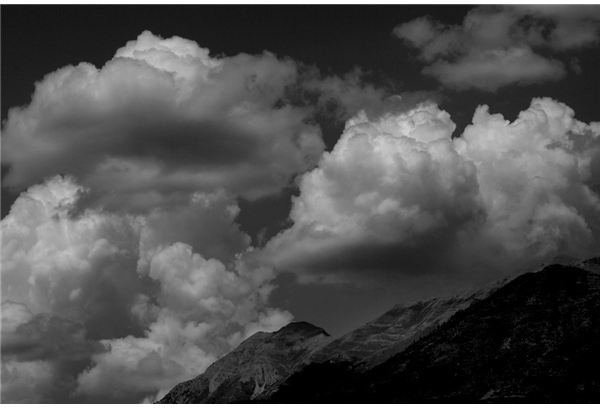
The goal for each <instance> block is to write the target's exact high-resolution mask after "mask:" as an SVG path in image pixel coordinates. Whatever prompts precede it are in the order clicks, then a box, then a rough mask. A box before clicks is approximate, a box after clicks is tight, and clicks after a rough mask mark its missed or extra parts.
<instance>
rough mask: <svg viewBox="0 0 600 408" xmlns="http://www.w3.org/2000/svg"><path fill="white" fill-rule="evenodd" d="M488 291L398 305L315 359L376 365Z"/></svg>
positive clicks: (357, 365)
mask: <svg viewBox="0 0 600 408" xmlns="http://www.w3.org/2000/svg"><path fill="white" fill-rule="evenodd" d="M487 293H488V290H482V291H478V292H476V293H471V294H468V295H465V296H455V297H451V298H435V299H431V300H428V301H424V302H418V303H415V304H413V305H410V306H404V305H397V306H395V307H393V308H392V309H390V310H389V311H387V312H386V313H384V314H383V315H382V316H380V317H379V318H377V319H376V320H374V321H372V322H369V323H367V324H365V325H364V326H362V327H360V328H358V329H356V330H354V331H352V332H350V333H348V334H346V335H344V336H342V337H340V338H338V339H336V340H333V341H332V342H331V343H329V344H327V345H326V346H325V347H323V348H322V349H321V350H319V351H317V352H316V353H315V355H314V356H313V358H312V362H313V363H326V362H330V363H349V364H350V365H352V366H353V368H354V369H357V370H365V369H368V368H371V367H374V366H376V365H377V364H380V363H382V362H383V361H385V360H387V359H388V358H389V357H391V356H393V355H395V354H397V353H399V352H401V351H402V350H404V349H405V348H406V347H407V346H408V345H410V344H411V343H412V342H414V341H415V340H417V339H418V338H420V337H422V336H424V335H425V334H427V333H429V332H430V331H431V330H433V329H435V328H436V327H437V326H438V325H439V324H441V323H443V322H445V321H446V320H448V319H449V318H450V317H451V316H452V315H453V314H454V313H456V312H457V311H459V310H462V309H464V308H466V307H468V306H469V305H470V304H471V303H472V302H474V301H476V300H478V299H481V298H483V297H485V295H486V294H487Z"/></svg>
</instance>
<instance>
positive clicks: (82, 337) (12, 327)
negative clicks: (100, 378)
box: [1, 301, 99, 403]
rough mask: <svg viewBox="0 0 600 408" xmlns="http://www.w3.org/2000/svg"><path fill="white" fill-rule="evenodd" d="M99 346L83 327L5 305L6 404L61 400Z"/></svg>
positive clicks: (3, 335) (3, 362)
mask: <svg viewBox="0 0 600 408" xmlns="http://www.w3.org/2000/svg"><path fill="white" fill-rule="evenodd" d="M98 347H99V344H98V343H97V342H95V341H91V340H89V339H86V333H85V329H84V328H83V326H82V325H81V324H78V323H75V322H72V321H69V320H65V319H62V318H59V317H54V316H51V315H48V314H45V313H41V314H36V315H34V314H33V313H31V311H30V310H29V309H28V307H27V306H26V305H24V304H20V303H15V302H11V301H4V302H3V303H2V396H1V398H2V401H3V402H13V403H16V402H19V403H40V402H59V401H61V400H62V399H63V398H64V395H65V394H68V393H69V391H70V390H71V389H72V388H73V387H74V386H75V385H76V376H75V375H74V373H75V372H77V371H78V370H83V369H84V368H85V367H86V366H87V365H88V364H89V363H90V358H89V357H90V355H91V354H92V353H94V352H95V351H97V350H98Z"/></svg>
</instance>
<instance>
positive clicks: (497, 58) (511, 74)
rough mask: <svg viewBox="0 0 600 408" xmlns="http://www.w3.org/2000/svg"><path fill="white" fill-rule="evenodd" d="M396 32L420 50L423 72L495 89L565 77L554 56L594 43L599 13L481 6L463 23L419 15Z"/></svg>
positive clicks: (599, 32)
mask: <svg viewBox="0 0 600 408" xmlns="http://www.w3.org/2000/svg"><path fill="white" fill-rule="evenodd" d="M393 33H394V35H395V36H396V37H398V38H399V39H401V40H403V41H404V42H405V43H407V44H408V45H410V46H411V47H413V48H415V49H417V50H418V52H419V57H420V58H421V59H422V60H423V61H424V62H425V63H426V64H427V65H426V66H425V68H424V69H423V73H424V74H427V75H430V76H433V77H434V78H436V79H437V80H438V81H440V82H441V83H443V84H444V85H446V86H449V87H452V88H456V89H468V88H476V89H481V90H484V91H495V90H497V89H498V88H500V87H504V86H507V85H511V84H531V83H537V82H544V81H556V80H559V79H561V78H563V77H564V76H565V75H566V73H567V71H566V68H565V66H564V63H563V62H562V61H560V60H559V59H556V58H553V57H552V55H560V53H562V52H565V51H570V50H576V49H580V48H584V47H590V46H593V45H594V44H596V43H597V42H598V40H599V39H600V13H599V12H598V8H597V7H579V6H564V7H552V6H503V7H497V6H482V7H477V8H474V9H472V10H471V11H469V13H467V15H466V16H465V18H464V20H463V22H462V24H461V25H444V24H442V23H440V22H437V21H434V20H432V19H431V18H429V17H420V18H417V19H414V20H411V21H409V22H407V23H403V24H400V25H398V26H396V27H395V28H394V31H393Z"/></svg>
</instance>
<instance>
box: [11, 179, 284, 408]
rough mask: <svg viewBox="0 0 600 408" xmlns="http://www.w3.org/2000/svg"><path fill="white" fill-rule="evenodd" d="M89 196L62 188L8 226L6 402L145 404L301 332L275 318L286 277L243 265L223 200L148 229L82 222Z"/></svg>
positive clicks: (212, 199)
mask: <svg viewBox="0 0 600 408" xmlns="http://www.w3.org/2000/svg"><path fill="white" fill-rule="evenodd" d="M84 196H85V189H84V188H83V187H81V186H79V185H78V184H76V183H75V182H74V181H73V179H72V178H69V177H60V176H57V177H54V178H51V179H49V180H48V181H47V182H46V183H45V184H43V185H36V186H33V187H31V188H30V189H29V190H28V191H27V192H25V193H23V194H22V195H21V196H20V197H19V198H18V199H17V201H16V202H15V203H14V205H13V207H12V208H11V212H10V213H9V214H8V215H7V217H5V218H4V219H3V220H2V224H1V228H2V239H3V242H2V290H3V293H2V298H3V302H5V303H4V304H3V306H2V317H3V325H2V328H3V331H2V341H3V359H2V364H3V368H2V369H3V372H5V373H6V379H7V388H6V389H4V388H3V399H4V400H6V401H17V400H24V398H26V396H27V392H28V391H27V390H30V389H37V388H36V387H41V388H40V389H39V391H38V395H42V397H40V400H41V401H55V402H64V401H66V400H67V399H68V398H74V400H76V401H107V402H109V401H113V402H117V401H118V402H123V401H130V402H139V401H141V400H142V399H144V398H152V397H155V396H157V395H160V394H161V393H164V392H166V391H167V390H168V389H169V388H170V387H171V386H173V385H174V384H175V383H177V382H178V381H181V380H183V379H187V378H191V377H193V376H195V375H197V374H198V373H201V372H202V371H203V370H204V369H205V368H206V367H207V365H208V364H210V363H211V362H212V361H214V360H215V359H216V358H217V357H218V356H220V355H221V354H223V353H225V352H227V351H229V350H231V348H232V347H235V346H236V345H237V344H238V343H239V342H240V341H242V340H243V339H244V338H246V337H247V336H248V335H251V334H252V333H253V332H255V331H256V330H260V329H268V330H275V329H278V328H279V327H281V326H282V325H284V324H286V323H287V322H289V321H290V320H291V315H290V314H289V313H288V312H285V311H281V310H278V309H273V308H270V307H268V296H269V294H270V292H271V290H272V289H273V287H272V285H271V284H270V281H271V280H272V279H273V277H274V275H273V271H272V270H270V269H266V268H259V267H252V268H250V267H249V266H248V265H246V264H244V262H243V260H242V259H241V258H240V256H239V255H236V254H239V253H242V252H243V251H245V250H246V249H247V244H248V237H247V236H246V235H245V234H244V233H243V232H241V231H240V230H239V229H238V228H237V226H236V225H235V223H234V219H235V216H236V214H237V211H238V210H237V207H236V205H235V201H233V200H231V199H229V198H227V197H226V196H224V195H223V193H220V192H215V193H213V194H207V193H198V194H196V195H194V196H193V197H192V199H191V201H190V203H189V204H188V205H187V206H183V207H176V208H173V209H172V210H171V212H168V211H166V210H156V211H151V212H150V213H149V214H148V215H146V216H135V217H133V216H128V215H115V214H109V213H106V212H103V211H99V210H92V209H88V210H84V211H78V206H77V201H78V200H79V199H81V197H84ZM170 220H171V221H170ZM194 223H197V225H196V226H194ZM192 226H194V228H190V227H192ZM184 242H186V243H184ZM196 251H205V252H207V253H211V254H212V256H213V257H212V258H208V257H207V258H205V257H204V256H203V255H200V253H198V252H196ZM217 258H220V259H222V261H221V260H218V259H217ZM65 347H68V350H66V349H65ZM32 365H39V366H40V371H39V372H38V371H36V370H35V369H34V367H33V366H32ZM28 373H34V374H35V375H34V374H31V375H29V374H28ZM44 373H46V374H47V375H46V374H44ZM42 374H44V375H42ZM24 376H25V377H26V378H24ZM3 377H4V376H3ZM116 379H118V381H116ZM3 381H4V380H3ZM36 384H37V385H36ZM3 385H4V382H3ZM23 387H25V388H23ZM42 388H43V390H42ZM29 400H31V399H30V398H29Z"/></svg>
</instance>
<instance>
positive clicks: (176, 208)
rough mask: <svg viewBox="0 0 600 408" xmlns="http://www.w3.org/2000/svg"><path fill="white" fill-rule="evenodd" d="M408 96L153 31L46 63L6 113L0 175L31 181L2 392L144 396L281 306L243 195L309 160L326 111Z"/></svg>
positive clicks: (270, 322) (22, 183)
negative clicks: (241, 221) (81, 58)
mask: <svg viewBox="0 0 600 408" xmlns="http://www.w3.org/2000/svg"><path fill="white" fill-rule="evenodd" d="M398 101H399V97H393V98H392V97H391V96H390V93H389V91H387V90H384V89H381V88H377V87H374V86H371V85H368V84H367V83H366V81H364V78H363V75H362V73H361V72H360V70H356V71H355V72H353V73H350V74H348V75H346V76H345V77H343V78H341V77H337V76H329V77H323V76H322V75H321V73H320V72H319V71H318V69H316V68H310V69H307V67H306V66H305V65H303V64H302V63H299V62H295V61H293V60H291V59H289V58H279V57H277V56H275V55H273V54H271V53H269V52H263V53H262V54H259V55H248V54H238V55H234V56H220V57H215V56H212V55H211V54H210V52H209V50H208V49H205V48H202V47H200V46H199V45H198V44H196V43H195V42H194V41H190V40H187V39H184V38H180V37H172V38H167V39H163V38H160V37H158V36H155V35H154V34H152V33H150V32H147V31H146V32H143V33H142V34H141V35H140V36H139V37H138V38H137V39H135V40H133V41H130V42H128V43H127V44H125V46H123V47H122V48H120V49H119V50H117V51H116V53H115V55H114V57H113V58H112V59H110V60H109V61H108V62H106V64H105V65H104V66H102V67H95V66H93V65H91V64H89V63H80V64H78V65H74V66H67V67H63V68H61V69H58V70H57V71H55V72H52V73H49V74H48V75H46V77H45V78H43V79H42V80H40V81H39V82H38V83H37V84H36V87H35V92H34V94H33V95H32V99H31V102H30V104H28V105H27V106H23V107H15V108H12V109H10V110H9V113H8V118H7V120H6V122H5V123H4V124H3V129H2V147H3V149H2V161H3V165H6V166H7V168H8V174H7V175H5V177H4V179H3V183H4V185H5V186H8V187H17V188H18V189H25V188H27V187H28V189H27V190H26V191H24V192H23V193H22V194H21V195H20V196H19V198H18V199H17V200H16V201H15V202H14V204H13V205H12V207H11V209H10V212H9V214H8V215H7V216H6V217H5V218H4V219H3V220H2V223H1V229H2V299H3V301H4V302H5V303H4V304H3V319H5V321H4V322H3V326H5V327H3V329H4V330H3V332H2V342H3V343H2V344H3V358H2V376H3V384H2V385H3V387H2V398H3V400H4V401H9V402H10V401H12V402H16V401H31V402H33V401H34V400H36V401H37V400H38V399H39V401H53V402H66V401H71V402H73V401H84V402H85V401H95V402H97V401H105V402H139V401H142V400H152V399H153V398H156V397H157V396H160V395H161V394H162V393H164V392H165V391H166V390H168V389H169V388H170V387H171V386H172V385H174V384H175V383H177V382H178V381H181V380H184V379H188V378H191V377H193V376H195V375H197V374H199V373H201V372H202V371H203V370H204V369H205V368H206V367H207V366H208V365H209V364H210V363H211V362H212V361H214V360H215V359H216V358H217V357H219V356H220V355H221V354H223V353H225V352H227V351H229V350H231V349H232V348H233V347H235V346H236V345H237V344H239V342H241V341H243V340H244V339H245V338H247V337H248V336H250V335H252V334H253V333H255V332H256V331H259V330H268V331H273V330H277V329H279V328H280V327H281V326H283V325H285V324H286V323H287V322H289V321H290V320H291V319H292V316H291V314H290V313H288V312H286V311H283V310H279V309H276V308H272V307H270V306H269V304H268V298H269V294H270V293H271V291H272V290H273V285H272V283H271V281H272V280H273V279H274V277H275V273H274V271H273V269H271V268H268V267H263V266H262V265H261V264H259V263H255V262H254V261H253V260H252V257H250V256H248V254H249V253H250V252H251V251H252V248H251V247H250V246H249V245H250V238H249V237H248V235H247V234H246V233H244V232H243V231H241V229H240V227H239V225H238V224H237V223H236V217H237V216H238V214H239V211H240V209H239V206H238V204H237V201H236V200H237V199H238V198H240V197H242V198H245V199H249V200H252V199H256V198H259V197H262V196H265V195H269V194H273V193H277V192H279V191H280V190H281V189H283V188H285V187H287V186H289V185H290V183H291V182H292V180H293V178H294V177H295V176H296V175H297V174H299V173H302V172H304V171H306V170H308V169H311V168H313V167H314V166H315V165H316V163H317V161H318V159H319V157H320V155H321V153H322V151H323V149H324V144H323V141H322V138H321V130H320V127H319V126H318V124H317V118H318V117H320V116H323V115H324V116H325V117H327V118H329V119H330V120H345V119H347V118H348V117H349V116H351V115H354V114H355V113H356V112H357V111H358V110H359V109H362V108H366V107H369V106H378V107H379V108H378V109H380V110H382V109H385V107H386V106H388V105H389V106H391V104H396V103H398ZM403 103H405V104H406V103H410V102H407V101H403ZM330 108H331V109H330ZM61 174H62V175H61ZM65 347H68V348H69V352H67V351H65V349H64V348H65ZM69 353H71V354H72V358H71V359H69V358H66V357H65V356H62V355H63V354H65V355H68V354H69Z"/></svg>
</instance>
